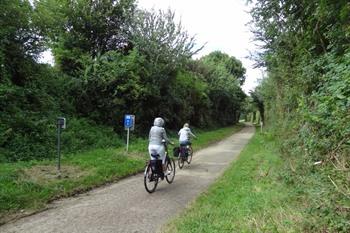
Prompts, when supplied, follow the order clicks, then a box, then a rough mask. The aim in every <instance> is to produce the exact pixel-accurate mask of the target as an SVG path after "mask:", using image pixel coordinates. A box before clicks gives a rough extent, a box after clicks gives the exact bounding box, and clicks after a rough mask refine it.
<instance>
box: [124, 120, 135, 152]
mask: <svg viewBox="0 0 350 233" xmlns="http://www.w3.org/2000/svg"><path fill="white" fill-rule="evenodd" d="M134 128H135V115H125V116H124V129H125V130H126V131H127V133H126V152H128V150H129V138H130V130H134Z"/></svg>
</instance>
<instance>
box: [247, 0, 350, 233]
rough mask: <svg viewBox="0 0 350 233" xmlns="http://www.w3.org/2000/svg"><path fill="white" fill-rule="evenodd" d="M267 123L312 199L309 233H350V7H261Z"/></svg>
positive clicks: (293, 177)
mask: <svg viewBox="0 0 350 233" xmlns="http://www.w3.org/2000/svg"><path fill="white" fill-rule="evenodd" d="M252 15H253V21H254V23H255V26H256V38H257V39H258V40H260V41H262V42H263V44H264V45H263V49H264V52H263V53H262V54H260V56H259V58H258V59H259V62H260V64H264V65H266V67H267V71H268V75H267V77H266V78H265V79H264V80H263V81H262V83H261V85H260V86H259V88H258V89H257V91H256V92H257V93H258V94H259V95H261V96H262V97H263V101H264V107H265V113H266V114H265V118H266V121H267V123H269V125H270V127H271V128H272V129H274V132H275V133H276V134H278V135H279V138H280V139H282V140H281V142H282V147H281V149H282V150H283V152H284V154H285V156H286V161H287V167H288V168H289V170H288V171H289V175H288V176H285V177H288V179H287V181H288V182H290V183H292V184H293V185H296V186H298V187H299V188H300V190H301V194H304V195H305V196H306V197H307V198H308V208H307V211H308V214H309V215H310V218H309V219H307V220H305V229H306V230H309V231H313V232H349V230H350V224H349V222H348V219H350V210H349V195H350V189H349V187H348V184H349V179H350V177H349V174H350V173H349V170H350V164H349V161H350V160H349V159H350V158H349V155H350V141H349V140H350V124H349V120H350V118H349V117H350V92H349V90H350V81H349V80H350V79H349V78H350V72H349V68H350V67H349V64H350V57H349V54H350V53H349V52H350V51H349V49H348V48H349V45H350V40H349V33H348V32H349V23H350V18H349V15H350V5H349V3H348V1H345V0H341V1H336V2H335V1H330V0H324V1H279V0H268V1H257V5H256V7H255V8H254V9H253V11H252Z"/></svg>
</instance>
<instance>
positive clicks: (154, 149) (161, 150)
mask: <svg viewBox="0 0 350 233" xmlns="http://www.w3.org/2000/svg"><path fill="white" fill-rule="evenodd" d="M163 126H164V120H163V119H162V118H161V117H157V118H155V119H154V122H153V126H152V127H151V130H150V131H149V144H148V152H149V154H150V157H151V160H157V159H160V160H162V165H163V166H162V167H163V173H164V175H169V174H170V173H171V172H170V171H166V164H165V157H166V156H165V145H164V144H163V140H165V142H169V143H170V144H173V143H172V142H171V141H170V140H169V139H168V137H167V135H166V132H165V129H164V128H163ZM154 155H159V158H157V157H155V156H154Z"/></svg>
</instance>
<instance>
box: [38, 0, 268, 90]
mask: <svg viewBox="0 0 350 233" xmlns="http://www.w3.org/2000/svg"><path fill="white" fill-rule="evenodd" d="M245 3H246V0H215V1H212V0H206V1H205V0H138V6H139V7H140V8H144V9H152V8H153V9H156V10H157V9H162V10H167V9H169V8H170V9H171V10H173V11H175V14H176V17H177V18H178V20H180V19H181V23H182V26H183V27H184V29H185V30H187V31H188V32H189V34H190V35H195V36H196V39H197V43H198V47H199V46H200V45H203V44H205V43H206V46H205V47H204V49H203V50H202V51H200V52H199V54H198V55H196V56H195V58H199V57H201V56H203V55H206V54H209V53H210V52H212V51H215V50H219V51H221V52H224V53H227V54H229V55H230V56H235V57H236V58H238V59H239V60H241V61H242V63H243V66H244V67H245V68H246V69H247V72H246V80H245V83H244V85H243V90H244V92H246V93H247V94H248V92H249V90H253V89H254V87H255V86H256V85H257V80H258V79H261V78H262V74H263V73H262V70H261V69H253V68H252V67H253V63H254V62H253V61H251V60H249V59H248V58H247V56H249V52H254V50H255V49H256V48H255V46H254V43H253V42H252V39H253V35H252V33H251V32H250V31H249V26H247V25H246V24H247V23H248V22H249V20H250V15H249V13H248V10H249V8H248V6H247V5H246V4H245ZM40 60H41V61H42V62H48V63H51V64H53V59H52V55H51V53H50V52H49V51H46V52H44V53H43V54H42V59H40Z"/></svg>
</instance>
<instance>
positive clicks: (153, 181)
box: [143, 163, 158, 193]
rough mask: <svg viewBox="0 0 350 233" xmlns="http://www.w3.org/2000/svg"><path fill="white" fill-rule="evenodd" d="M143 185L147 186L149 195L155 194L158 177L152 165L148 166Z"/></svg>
mask: <svg viewBox="0 0 350 233" xmlns="http://www.w3.org/2000/svg"><path fill="white" fill-rule="evenodd" d="M143 183H144V184H145V189H146V191H147V192H149V193H153V192H154V191H155V190H156V188H157V185H158V176H157V175H156V174H155V173H154V172H153V171H152V167H151V164H150V163H149V164H148V165H147V166H146V169H145V173H144V177H143Z"/></svg>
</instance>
